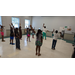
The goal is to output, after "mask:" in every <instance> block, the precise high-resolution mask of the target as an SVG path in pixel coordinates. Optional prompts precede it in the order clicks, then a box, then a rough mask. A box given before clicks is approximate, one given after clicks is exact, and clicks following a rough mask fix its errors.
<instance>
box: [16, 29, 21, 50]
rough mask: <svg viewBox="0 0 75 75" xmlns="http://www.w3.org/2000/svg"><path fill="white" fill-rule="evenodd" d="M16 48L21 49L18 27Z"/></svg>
mask: <svg viewBox="0 0 75 75" xmlns="http://www.w3.org/2000/svg"><path fill="white" fill-rule="evenodd" d="M15 37H16V49H19V50H21V49H20V35H19V32H18V28H16V36H15Z"/></svg>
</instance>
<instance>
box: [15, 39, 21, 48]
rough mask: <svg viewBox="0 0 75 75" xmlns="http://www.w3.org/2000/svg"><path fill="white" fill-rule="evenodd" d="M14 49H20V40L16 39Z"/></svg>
mask: <svg viewBox="0 0 75 75" xmlns="http://www.w3.org/2000/svg"><path fill="white" fill-rule="evenodd" d="M16 48H18V49H20V39H19V38H16Z"/></svg>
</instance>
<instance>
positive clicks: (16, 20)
mask: <svg viewBox="0 0 75 75" xmlns="http://www.w3.org/2000/svg"><path fill="white" fill-rule="evenodd" d="M12 23H13V26H14V27H15V28H19V18H15V17H12Z"/></svg>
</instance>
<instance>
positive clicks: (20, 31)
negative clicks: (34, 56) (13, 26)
mask: <svg viewBox="0 0 75 75" xmlns="http://www.w3.org/2000/svg"><path fill="white" fill-rule="evenodd" d="M19 34H20V39H21V38H22V30H21V24H20V27H19ZM21 40H22V39H21Z"/></svg>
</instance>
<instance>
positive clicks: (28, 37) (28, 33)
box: [27, 28, 30, 42]
mask: <svg viewBox="0 0 75 75" xmlns="http://www.w3.org/2000/svg"><path fill="white" fill-rule="evenodd" d="M28 39H29V42H30V29H29V28H27V41H28Z"/></svg>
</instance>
